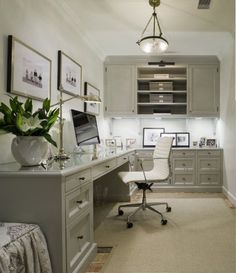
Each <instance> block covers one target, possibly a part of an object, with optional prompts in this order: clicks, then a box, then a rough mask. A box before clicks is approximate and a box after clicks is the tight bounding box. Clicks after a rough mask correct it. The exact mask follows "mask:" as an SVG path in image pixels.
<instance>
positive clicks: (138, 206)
mask: <svg viewBox="0 0 236 273" xmlns="http://www.w3.org/2000/svg"><path fill="white" fill-rule="evenodd" d="M143 184H144V183H143ZM147 189H149V187H148V186H147V185H146V186H145V187H143V188H142V190H143V196H142V202H141V203H130V204H126V205H120V206H119V207H118V215H123V214H124V212H123V210H122V209H121V208H129V207H135V208H136V210H134V211H133V212H132V213H130V214H129V215H128V217H127V228H131V227H133V223H132V222H131V218H132V217H133V216H134V215H135V214H136V213H137V212H138V211H139V210H141V209H142V210H146V209H149V210H151V211H153V212H155V213H157V214H159V215H160V216H161V224H162V225H166V224H167V220H166V219H164V216H163V214H162V213H161V212H160V211H158V210H156V209H154V208H153V206H159V205H165V206H166V211H167V212H170V211H171V207H169V205H168V203H166V202H151V203H147V201H146V190H147Z"/></svg>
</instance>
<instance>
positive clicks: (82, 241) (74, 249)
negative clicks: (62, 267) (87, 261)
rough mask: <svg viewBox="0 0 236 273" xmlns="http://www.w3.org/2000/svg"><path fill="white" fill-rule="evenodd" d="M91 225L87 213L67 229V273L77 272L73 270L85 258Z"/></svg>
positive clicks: (89, 242) (89, 243)
mask: <svg viewBox="0 0 236 273" xmlns="http://www.w3.org/2000/svg"><path fill="white" fill-rule="evenodd" d="M92 224H93V223H92V221H91V217H90V213H89V212H87V213H86V214H84V215H82V217H80V218H79V219H76V221H73V222H72V223H71V225H70V226H68V227H67V231H66V239H67V240H66V244H67V273H72V272H78V271H77V270H76V271H75V269H76V267H78V265H79V264H80V263H81V261H82V259H83V258H84V257H85V255H86V253H87V251H88V249H89V248H90V246H91V243H92V242H91V226H92Z"/></svg>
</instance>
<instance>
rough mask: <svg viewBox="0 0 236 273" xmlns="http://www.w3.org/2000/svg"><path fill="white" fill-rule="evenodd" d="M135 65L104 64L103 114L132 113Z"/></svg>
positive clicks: (133, 112)
mask: <svg viewBox="0 0 236 273" xmlns="http://www.w3.org/2000/svg"><path fill="white" fill-rule="evenodd" d="M134 77H135V66H133V65H106V66H105V96H104V100H105V103H104V114H105V115H106V116H113V115H120V114H122V115H133V114H135V113H136V110H135V101H134V100H135V96H134V90H135V86H134V85H135V78H134Z"/></svg>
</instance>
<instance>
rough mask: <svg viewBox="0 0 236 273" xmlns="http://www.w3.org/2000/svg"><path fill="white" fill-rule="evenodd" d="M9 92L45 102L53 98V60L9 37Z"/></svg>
mask: <svg viewBox="0 0 236 273" xmlns="http://www.w3.org/2000/svg"><path fill="white" fill-rule="evenodd" d="M7 92H10V93H13V94H16V95H20V96H24V97H29V98H32V99H36V100H44V99H45V98H50V96H51V60H50V59H48V58H47V57H45V56H44V55H42V54H41V53H39V52H38V51H36V50H35V49H33V48H31V47H30V46H28V45H26V44H25V43H23V42H21V41H20V40H18V39H17V38H15V37H13V36H12V35H9V36H8V66H7Z"/></svg>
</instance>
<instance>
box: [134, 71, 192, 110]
mask: <svg viewBox="0 0 236 273" xmlns="http://www.w3.org/2000/svg"><path fill="white" fill-rule="evenodd" d="M137 113H138V114H163V115H166V114H167V115H186V113H187V67H186V66H166V67H159V66H145V67H138V68H137Z"/></svg>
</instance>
